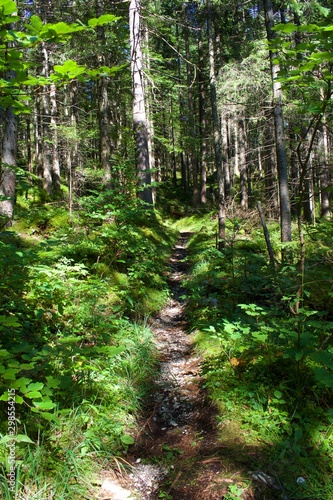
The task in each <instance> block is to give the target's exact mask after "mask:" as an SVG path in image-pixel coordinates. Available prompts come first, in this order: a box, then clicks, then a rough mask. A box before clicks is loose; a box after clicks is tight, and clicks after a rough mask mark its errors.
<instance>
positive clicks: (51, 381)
mask: <svg viewBox="0 0 333 500" xmlns="http://www.w3.org/2000/svg"><path fill="white" fill-rule="evenodd" d="M46 380H47V387H50V388H51V389H55V388H56V387H59V385H60V384H61V380H59V379H58V378H54V377H52V376H51V375H49V376H48V377H46Z"/></svg>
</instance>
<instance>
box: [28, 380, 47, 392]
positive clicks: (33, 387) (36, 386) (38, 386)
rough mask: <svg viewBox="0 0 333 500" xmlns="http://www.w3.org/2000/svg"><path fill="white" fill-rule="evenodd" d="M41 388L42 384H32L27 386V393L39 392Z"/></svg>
mask: <svg viewBox="0 0 333 500" xmlns="http://www.w3.org/2000/svg"><path fill="white" fill-rule="evenodd" d="M43 387H44V384H43V382H33V383H32V384H29V386H28V391H40V390H41V389H43Z"/></svg>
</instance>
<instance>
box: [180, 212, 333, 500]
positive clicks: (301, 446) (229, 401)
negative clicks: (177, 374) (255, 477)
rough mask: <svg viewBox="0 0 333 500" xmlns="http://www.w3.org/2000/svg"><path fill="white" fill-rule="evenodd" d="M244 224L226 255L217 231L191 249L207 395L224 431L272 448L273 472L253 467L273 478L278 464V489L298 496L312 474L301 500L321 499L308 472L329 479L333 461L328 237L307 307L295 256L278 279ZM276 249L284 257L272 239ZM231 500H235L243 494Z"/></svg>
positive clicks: (320, 239)
mask: <svg viewBox="0 0 333 500" xmlns="http://www.w3.org/2000/svg"><path fill="white" fill-rule="evenodd" d="M240 224H241V227H240V228H239V229H238V232H237V234H236V237H235V238H233V237H232V235H231V233H230V231H231V230H232V227H233V225H232V224H229V227H228V233H227V238H226V240H227V241H228V242H229V244H228V245H227V246H226V248H225V249H224V250H223V251H218V250H216V248H215V241H214V233H212V232H210V231H209V230H208V231H207V233H205V232H201V233H200V232H198V233H197V234H196V235H194V236H193V237H192V239H191V241H190V244H189V249H190V252H191V256H190V260H191V262H192V270H191V275H190V277H189V279H188V281H187V283H186V286H187V308H188V318H189V321H190V323H191V327H192V328H193V329H196V330H197V331H198V333H197V336H196V338H197V345H198V349H199V350H200V351H201V352H202V353H203V356H204V358H205V363H204V367H203V373H204V378H205V387H206V388H207V390H208V391H209V394H210V396H211V398H212V399H213V401H214V402H215V403H216V404H217V405H218V407H219V410H220V417H219V420H220V423H221V428H223V427H224V425H226V422H228V421H229V420H230V421H232V422H233V423H234V424H235V425H237V426H238V427H239V432H244V433H245V434H248V436H249V438H248V439H249V440H250V441H251V442H253V441H256V440H257V439H260V440H261V441H264V442H267V443H271V445H270V446H269V447H268V449H267V454H268V456H267V457H266V458H265V464H263V463H260V461H259V459H258V461H257V462H256V461H255V464H254V467H255V468H257V469H261V470H266V471H267V472H268V473H270V472H271V473H273V475H274V467H273V468H272V469H271V466H270V464H271V463H279V464H280V465H279V478H278V480H279V481H280V482H282V484H283V488H286V491H289V492H293V494H294V495H296V496H297V492H298V491H299V488H300V486H297V485H296V483H295V478H297V477H298V476H304V474H305V472H304V470H307V474H308V475H309V476H308V477H310V476H311V477H312V478H313V479H311V480H310V479H309V480H307V481H306V483H304V484H302V492H303V493H304V494H305V495H308V496H310V497H314V496H316V495H317V494H318V487H317V483H316V479H315V478H314V475H313V473H311V472H310V469H311V467H312V470H313V469H314V466H313V464H314V463H316V464H318V465H317V467H319V468H320V470H322V471H323V475H324V476H325V477H329V476H330V470H331V469H330V462H331V458H332V457H331V451H329V450H330V447H331V442H332V430H331V420H330V419H331V416H330V415H331V411H330V410H329V411H328V409H329V408H331V407H332V404H333V397H332V396H333V393H332V389H333V371H332V368H333V364H332V362H333V357H332V334H331V332H332V327H333V325H332V322H331V318H332V312H333V310H332V307H331V306H330V303H331V302H330V300H331V299H330V291H329V283H331V274H330V272H329V271H328V270H329V269H330V266H328V265H327V264H328V261H330V257H329V255H330V248H329V245H330V241H331V237H330V236H329V234H330V232H328V233H327V234H326V237H325V231H323V230H322V229H321V228H319V229H318V230H317V231H316V230H315V231H314V232H312V231H310V233H309V234H308V240H307V245H308V247H307V248H308V254H307V261H306V266H305V274H304V276H303V281H304V290H303V296H302V298H301V300H300V297H299V296H298V295H297V290H298V287H299V279H300V277H299V276H298V269H299V266H298V262H297V259H298V249H297V246H296V245H294V249H293V256H294V258H295V261H294V262H290V264H289V265H287V266H283V265H281V266H279V267H278V268H277V269H276V273H275V274H274V275H272V274H271V271H270V269H269V267H268V262H267V261H268V257H267V255H266V249H265V245H264V244H263V236H262V234H261V232H260V231H259V229H258V230H257V229H256V228H253V229H252V233H251V235H247V236H245V235H244V233H243V231H242V226H243V227H244V224H245V221H244V223H240ZM274 230H275V229H274ZM272 233H273V231H272ZM310 234H311V236H310ZM273 235H274V233H273ZM277 240H278V238H276V241H277ZM272 241H273V244H274V246H275V248H276V251H277V249H278V246H277V243H276V241H275V238H274V236H273V238H272ZM320 249H321V250H320ZM325 273H326V274H325ZM327 273H328V274H327ZM324 276H326V279H325V278H324ZM326 280H327V283H326ZM321 286H322V287H323V288H322V290H321V291H320V287H321ZM314 304H316V307H313V306H314ZM296 305H297V307H296ZM318 306H320V307H318ZM323 443H325V444H324V445H323ZM322 446H324V448H325V450H326V451H325V452H323V448H322ZM290 463H292V464H293V467H292V469H290ZM310 464H312V466H311V467H310ZM235 488H238V486H237V487H236V485H235ZM329 491H330V490H329V488H327V489H325V492H326V493H323V494H322V496H320V498H327V496H325V495H328V497H329V495H330V493H329ZM229 494H230V495H231V496H230V498H237V496H234V495H237V494H238V492H236V489H235V491H229V492H228V495H229ZM228 498H229V497H228Z"/></svg>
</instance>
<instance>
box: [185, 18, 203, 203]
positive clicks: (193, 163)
mask: <svg viewBox="0 0 333 500" xmlns="http://www.w3.org/2000/svg"><path fill="white" fill-rule="evenodd" d="M185 51H186V59H187V61H189V59H190V57H191V56H190V46H189V36H188V29H187V28H185ZM186 76H187V103H188V124H189V130H188V133H189V141H188V142H189V155H190V168H191V172H192V179H193V198H192V199H193V205H194V206H195V207H197V206H198V204H199V198H200V195H199V187H198V155H197V151H196V137H197V133H196V126H195V121H194V117H195V109H194V96H193V81H192V71H191V65H190V64H189V63H188V62H187V63H186Z"/></svg>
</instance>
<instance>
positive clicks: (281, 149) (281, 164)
mask: <svg viewBox="0 0 333 500" xmlns="http://www.w3.org/2000/svg"><path fill="white" fill-rule="evenodd" d="M264 9H265V25H266V31H267V39H268V41H271V40H273V39H274V38H275V33H274V31H272V28H273V26H274V12H273V5H272V2H271V0H264ZM269 57H270V64H271V76H272V87H273V116H274V124H275V145H276V159H277V171H278V182H279V197H280V224H281V241H282V242H288V241H291V213H290V199H289V189H288V167H287V154H286V145H285V138H284V124H283V112H282V90H281V85H280V83H279V82H278V81H277V75H278V72H279V69H280V68H279V66H278V65H277V64H276V63H275V54H274V53H273V52H272V51H271V50H270V51H269Z"/></svg>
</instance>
